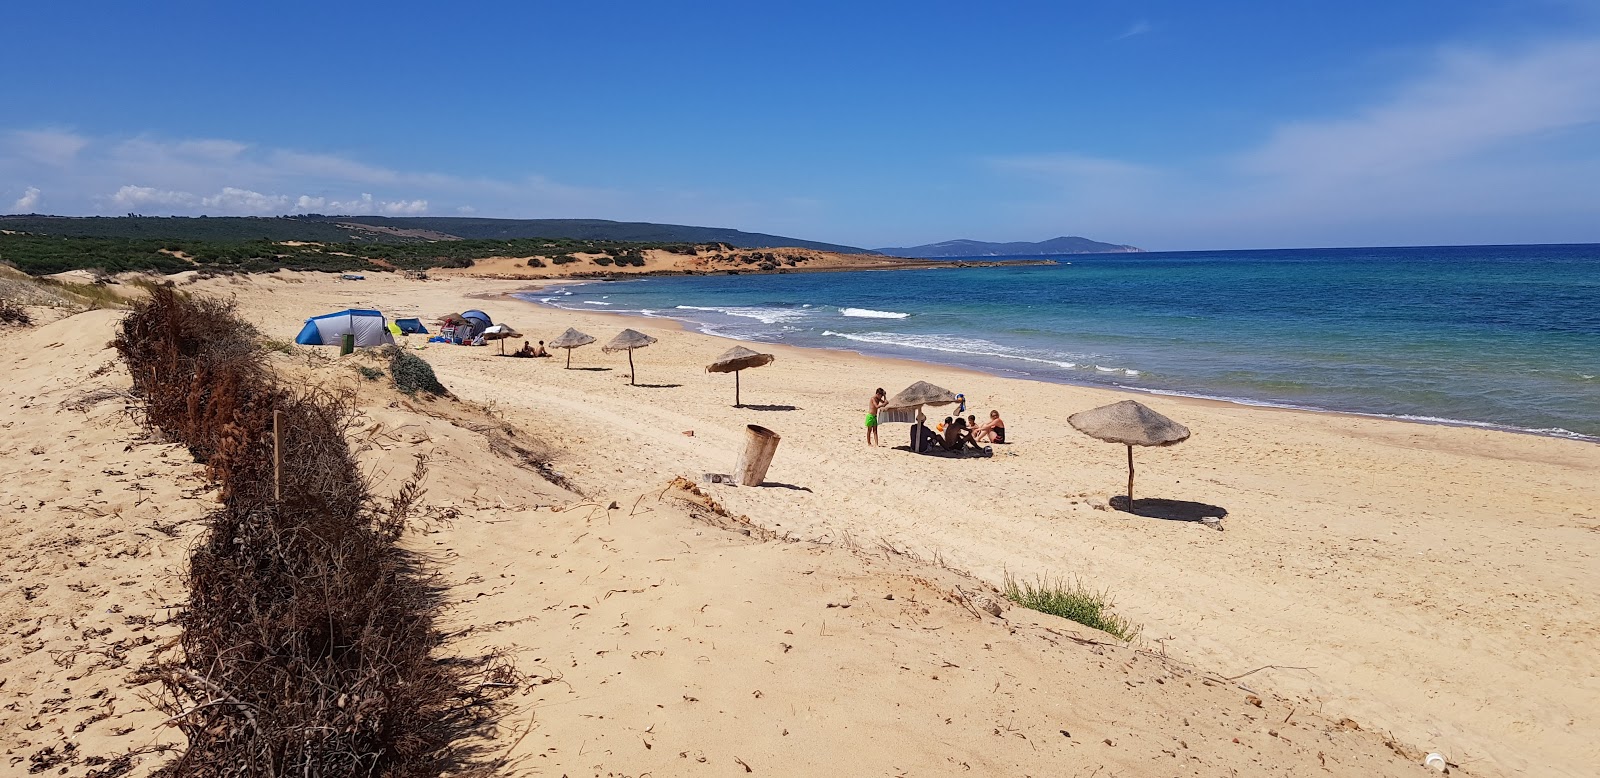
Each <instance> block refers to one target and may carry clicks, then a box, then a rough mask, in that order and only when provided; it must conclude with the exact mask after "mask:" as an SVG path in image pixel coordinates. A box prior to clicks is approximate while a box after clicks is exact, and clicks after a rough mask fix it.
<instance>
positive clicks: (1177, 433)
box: [1067, 400, 1189, 511]
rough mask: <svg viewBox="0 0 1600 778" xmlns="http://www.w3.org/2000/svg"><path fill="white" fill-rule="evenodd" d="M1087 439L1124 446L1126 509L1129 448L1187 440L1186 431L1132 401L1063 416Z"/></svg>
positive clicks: (1130, 500) (1130, 502)
mask: <svg viewBox="0 0 1600 778" xmlns="http://www.w3.org/2000/svg"><path fill="white" fill-rule="evenodd" d="M1067 423H1069V424H1071V425H1072V426H1074V427H1076V428H1077V429H1078V431H1079V432H1082V433H1083V434H1085V435H1088V436H1089V437H1091V438H1099V439H1100V440H1103V441H1105V442H1107V443H1121V444H1123V445H1125V446H1127V447H1128V510H1130V511H1131V510H1133V447H1134V446H1171V445H1174V444H1176V443H1182V442H1184V441H1185V440H1188V439H1189V428H1188V427H1185V426H1183V425H1182V424H1179V423H1177V422H1175V421H1173V420H1171V419H1169V418H1167V417H1165V416H1162V415H1161V414H1159V413H1156V412H1155V411H1152V410H1150V409H1149V408H1146V407H1145V406H1144V405H1143V404H1141V403H1137V402H1134V401H1133V400H1123V401H1122V402H1119V403H1112V404H1110V405H1102V406H1100V407H1099V408H1094V409H1091V410H1087V411H1082V412H1080V413H1074V414H1072V415H1071V416H1068V417H1067Z"/></svg>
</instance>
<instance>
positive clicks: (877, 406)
mask: <svg viewBox="0 0 1600 778" xmlns="http://www.w3.org/2000/svg"><path fill="white" fill-rule="evenodd" d="M888 402H889V393H888V392H885V391H883V389H882V388H881V387H880V388H879V389H878V391H876V392H873V393H872V399H870V400H868V401H867V445H869V446H876V445H878V411H879V410H881V409H882V408H883V406H884V405H885V404H887V403H888Z"/></svg>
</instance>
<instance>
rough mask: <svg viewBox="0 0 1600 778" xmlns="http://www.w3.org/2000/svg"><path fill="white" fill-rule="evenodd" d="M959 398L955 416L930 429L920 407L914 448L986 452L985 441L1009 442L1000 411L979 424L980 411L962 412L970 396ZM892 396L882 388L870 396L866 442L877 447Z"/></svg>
mask: <svg viewBox="0 0 1600 778" xmlns="http://www.w3.org/2000/svg"><path fill="white" fill-rule="evenodd" d="M956 399H957V400H959V401H960V403H959V405H957V407H956V412H955V414H953V415H950V416H946V417H944V421H942V422H940V423H939V424H938V425H937V426H936V427H935V428H934V429H932V430H929V429H928V426H927V417H926V416H924V415H923V413H922V410H921V409H920V408H919V409H918V410H917V418H916V421H915V422H914V423H913V425H914V426H913V427H912V429H911V448H912V450H914V451H916V452H917V453H928V451H929V450H930V449H932V448H935V447H936V448H940V449H943V450H945V451H949V452H962V451H966V450H968V449H969V448H970V449H972V450H975V451H983V450H984V446H983V444H985V443H1005V442H1006V422H1005V420H1004V419H1002V418H1000V411H997V410H991V411H989V420H988V421H987V422H984V423H983V424H979V423H978V417H977V414H967V416H966V417H964V418H963V417H962V416H961V414H963V413H966V410H967V396H966V395H964V394H958V395H956ZM888 403H889V396H888V393H887V392H885V391H884V390H883V389H882V388H880V389H878V390H877V391H876V392H873V394H872V397H871V399H869V400H867V419H866V425H867V445H868V446H877V445H880V444H879V442H878V413H879V412H880V411H882V410H883V408H884V406H886V405H888Z"/></svg>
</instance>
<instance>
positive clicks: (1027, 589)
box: [1005, 573, 1144, 642]
mask: <svg viewBox="0 0 1600 778" xmlns="http://www.w3.org/2000/svg"><path fill="white" fill-rule="evenodd" d="M1005 584H1006V599H1008V600H1011V601H1012V602H1014V603H1016V604H1018V605H1021V606H1022V607H1024V608H1028V609H1030V610H1036V611H1039V612H1040V613H1048V614H1050V615H1052V616H1060V617H1061V618H1063V619H1067V620H1068V621H1076V622H1078V623H1079V624H1082V625H1084V626H1085V627H1092V628H1094V629H1098V630H1100V631H1101V632H1104V633H1106V634H1107V635H1110V636H1112V637H1114V638H1116V639H1118V640H1122V641H1125V642H1132V641H1133V640H1135V639H1136V638H1138V637H1139V633H1140V632H1142V631H1144V628H1143V627H1141V626H1139V625H1138V624H1135V623H1133V622H1132V621H1130V620H1128V619H1127V618H1126V617H1124V616H1122V615H1120V614H1117V613H1115V612H1113V611H1112V610H1111V608H1112V606H1113V604H1114V603H1112V601H1111V594H1110V593H1109V592H1107V591H1104V590H1095V589H1091V588H1089V587H1088V586H1087V585H1085V584H1084V583H1083V581H1082V580H1081V579H1078V578H1073V579H1072V581H1071V582H1070V583H1069V582H1068V581H1067V580H1066V579H1064V578H1057V579H1051V578H1048V577H1045V576H1040V577H1039V578H1037V579H1035V580H1032V581H1020V582H1019V581H1018V580H1017V579H1016V578H1015V577H1013V576H1012V575H1010V574H1009V573H1008V574H1007V575H1006V580H1005Z"/></svg>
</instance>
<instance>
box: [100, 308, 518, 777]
mask: <svg viewBox="0 0 1600 778" xmlns="http://www.w3.org/2000/svg"><path fill="white" fill-rule="evenodd" d="M115 346H116V348H117V350H118V352H119V353H120V354H121V356H122V357H123V359H124V360H125V361H126V362H127V365H128V371H129V373H130V374H131V375H132V377H133V382H134V392H135V394H136V395H137V396H138V398H139V399H140V401H141V409H142V411H143V418H144V421H145V423H146V424H147V426H149V427H150V428H152V429H153V430H156V431H159V432H160V433H161V434H163V435H166V436H168V437H169V438H174V439H177V440H179V441H181V442H182V443H184V444H185V445H187V447H188V448H189V450H190V451H191V452H192V453H193V455H194V456H195V458H196V459H197V460H198V461H201V462H203V463H204V464H205V465H206V467H207V473H208V475H209V476H210V478H211V479H212V480H214V481H215V482H216V483H217V484H218V485H219V486H220V487H221V500H222V505H221V506H220V507H219V508H217V509H216V510H214V511H213V512H212V513H210V514H209V515H208V516H207V517H206V519H205V525H206V530H205V534H204V535H203V536H202V537H201V539H200V540H199V542H198V543H197V544H196V545H195V547H194V548H193V550H192V551H191V553H190V557H189V564H188V570H187V574H188V588H189V597H188V601H187V603H186V604H185V605H184V608H183V611H182V614H181V616H180V622H181V624H182V630H183V631H182V634H181V636H180V638H179V642H178V644H179V646H180V647H181V649H182V651H181V655H180V656H179V658H172V659H167V660H165V661H160V662H157V663H155V664H154V665H152V666H148V667H146V668H145V669H144V670H142V671H141V673H143V674H146V675H148V677H149V678H151V679H152V680H156V681H159V682H160V683H161V685H162V688H163V694H162V696H161V697H160V698H159V700H157V704H158V705H159V706H160V707H161V708H162V710H163V712H164V713H167V714H170V716H171V718H169V719H168V720H167V721H168V723H171V724H173V725H175V726H177V727H178V728H179V729H181V730H182V731H183V733H184V735H186V736H187V739H188V746H187V748H186V750H185V751H184V752H183V754H182V755H181V756H179V757H178V758H177V759H176V761H175V762H173V763H171V764H170V765H168V766H167V767H166V768H164V769H163V774H167V775H174V776H206V777H208V778H209V776H222V775H388V776H424V775H437V774H439V772H440V771H441V770H442V769H444V767H445V766H446V765H447V764H451V763H459V760H460V759H461V758H462V757H463V755H462V754H460V753H457V752H455V751H454V750H453V748H452V745H451V744H452V743H455V742H456V741H457V740H458V739H459V738H461V737H462V736H464V735H466V734H468V733H469V732H471V731H473V730H474V728H476V727H478V726H480V725H481V724H483V723H484V722H485V721H487V719H486V718H485V715H486V714H487V712H488V710H489V708H490V706H491V705H492V700H491V699H490V698H489V697H486V696H485V691H487V690H492V689H501V688H507V687H511V686H513V685H514V684H510V683H503V682H501V681H502V680H503V678H502V676H504V675H505V674H506V673H509V672H513V671H511V670H509V669H508V668H505V667H496V666H493V665H491V664H489V663H488V661H487V660H481V661H454V662H449V661H441V660H440V659H439V658H437V657H435V656H433V651H434V649H435V647H436V646H438V645H439V644H440V642H441V641H442V639H443V636H442V634H441V632H440V630H439V628H438V626H437V624H436V621H435V620H436V617H437V615H438V613H439V611H440V609H441V607H442V606H441V602H440V599H439V594H440V590H439V589H438V586H437V584H436V582H434V581H432V580H431V579H430V573H429V571H428V570H427V569H426V567H425V565H424V564H423V563H422V562H421V561H420V560H418V559H417V558H415V557H414V556H413V555H411V554H410V553H408V552H406V551H405V550H403V549H402V548H401V547H400V546H399V545H398V541H399V539H400V537H401V534H402V532H403V531H404V529H405V527H406V524H407V520H408V517H409V515H410V513H411V511H412V510H413V508H414V507H415V506H416V505H417V502H418V500H419V499H420V497H421V494H422V488H421V482H422V480H423V478H424V476H425V475H426V460H425V458H424V457H421V456H419V457H418V459H417V462H416V466H415V470H414V472H413V473H412V474H411V477H410V478H409V479H408V481H407V482H406V483H405V484H404V485H403V486H402V488H401V489H400V490H399V493H398V494H397V495H396V496H395V497H393V498H392V499H390V500H388V501H386V502H385V503H384V504H382V505H380V504H379V503H378V502H377V501H376V500H374V498H373V496H372V494H371V493H370V492H369V489H368V485H367V483H366V481H365V480H364V479H363V477H362V475H361V468H360V467H359V466H358V464H357V462H356V458H355V455H354V454H353V453H352V451H351V450H350V447H349V445H348V444H347V442H346V437H345V435H346V431H347V428H348V427H349V424H350V422H351V419H352V418H353V417H352V412H351V407H352V402H353V400H352V398H351V397H349V396H347V395H344V394H338V393H332V392H328V391H323V390H317V389H305V388H296V387H292V386H290V385H289V384H287V383H285V382H280V381H279V380H277V379H276V377H275V375H274V374H273V372H272V371H271V369H270V368H269V367H268V364H267V362H266V360H265V359H264V356H263V355H264V350H263V348H262V345H261V341H260V336H259V333H257V332H256V330H255V329H254V328H253V327H251V326H250V325H249V324H247V323H246V322H245V321H244V320H243V319H241V318H240V317H239V316H238V315H237V314H236V313H235V311H234V308H233V304H232V303H228V302H219V301H215V300H208V299H205V298H201V297H192V296H187V295H182V294H180V293H178V292H176V291H175V290H173V289H170V288H167V287H154V288H153V289H152V290H151V295H150V297H149V299H148V300H144V301H140V302H138V303H135V304H134V305H133V306H132V312H131V313H130V314H129V315H128V316H127V317H126V318H125V319H124V320H123V321H122V323H121V325H120V327H119V331H118V335H117V337H116V340H115ZM428 372H429V374H430V375H431V372H432V371H431V370H429V371H428ZM278 430H281V432H282V436H281V448H280V443H279V440H280V438H279V435H278ZM280 454H281V458H278V455H280ZM275 460H276V461H275ZM280 493H281V497H280V496H279V494H280Z"/></svg>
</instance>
